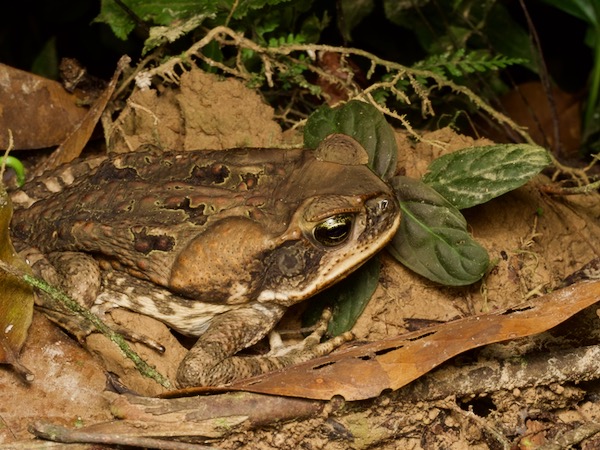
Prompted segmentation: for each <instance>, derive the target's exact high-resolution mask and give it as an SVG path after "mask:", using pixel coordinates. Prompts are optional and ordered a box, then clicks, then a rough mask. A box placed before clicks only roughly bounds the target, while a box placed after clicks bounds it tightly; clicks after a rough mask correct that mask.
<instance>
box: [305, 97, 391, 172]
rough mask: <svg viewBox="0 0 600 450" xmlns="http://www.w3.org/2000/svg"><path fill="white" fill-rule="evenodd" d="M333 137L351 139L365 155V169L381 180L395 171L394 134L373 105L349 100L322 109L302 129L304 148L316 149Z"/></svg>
mask: <svg viewBox="0 0 600 450" xmlns="http://www.w3.org/2000/svg"><path fill="white" fill-rule="evenodd" d="M333 133H342V134H346V135H348V136H352V137H353V138H354V139H356V140H357V141H358V142H360V144H361V145H362V146H363V147H364V148H365V150H366V151H367V153H368V154H369V167H371V168H372V169H373V171H374V172H375V173H376V174H377V175H379V176H380V177H381V178H383V179H384V180H386V179H388V178H390V177H391V176H392V175H393V174H394V172H395V171H396V162H397V159H398V147H397V145H396V138H395V136H394V130H393V129H392V127H391V126H390V124H388V123H387V122H386V120H385V117H384V116H383V114H381V112H379V111H378V110H377V108H375V107H374V106H373V105H370V104H368V103H364V102H360V101H357V100H352V101H350V102H348V103H345V104H343V105H341V106H338V107H336V108H330V107H328V106H323V107H321V108H319V109H318V110H317V111H315V112H314V113H313V114H312V115H311V116H310V117H309V118H308V122H307V123H306V127H304V145H306V146H307V147H308V148H317V146H318V145H319V143H320V142H321V141H322V140H323V139H325V138H326V137H327V136H329V135H330V134H333Z"/></svg>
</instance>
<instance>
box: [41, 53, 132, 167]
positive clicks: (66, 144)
mask: <svg viewBox="0 0 600 450" xmlns="http://www.w3.org/2000/svg"><path fill="white" fill-rule="evenodd" d="M129 61H131V59H130V58H129V57H128V56H123V57H121V59H120V60H119V62H118V64H117V70H116V71H115V73H114V75H113V77H112V79H111V80H110V83H109V84H108V86H107V87H106V89H105V90H104V92H103V93H102V94H101V95H100V96H99V97H98V98H97V99H96V101H95V102H94V104H93V105H92V107H91V108H90V110H89V112H88V113H87V115H86V116H85V118H84V119H83V120H82V121H81V122H80V123H79V124H78V125H77V127H75V128H74V130H73V131H72V132H71V133H70V134H69V136H68V137H67V138H66V139H65V140H64V141H63V142H62V143H61V145H60V147H58V148H57V149H56V151H54V153H52V155H50V157H49V158H48V159H47V160H46V161H44V162H43V164H41V165H40V166H39V167H37V168H36V170H35V173H36V175H41V174H42V173H43V172H44V171H46V170H48V169H53V168H55V167H58V166H60V165H62V164H65V163H68V162H70V161H73V160H74V159H75V158H77V157H79V155H80V154H81V152H82V151H83V148H84V147H85V146H86V145H87V143H88V141H89V140H90V137H91V136H92V132H93V131H94V128H95V127H96V124H97V123H98V121H99V120H100V117H101V116H102V113H103V112H104V110H105V109H106V105H107V104H108V101H109V100H110V98H111V97H112V94H113V92H114V91H115V87H116V86H117V81H118V80H119V76H120V75H121V72H123V69H124V68H125V66H126V65H127V64H129Z"/></svg>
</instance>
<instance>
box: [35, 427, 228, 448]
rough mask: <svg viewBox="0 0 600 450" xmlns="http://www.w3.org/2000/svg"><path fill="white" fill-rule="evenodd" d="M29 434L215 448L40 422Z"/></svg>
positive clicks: (110, 442) (69, 439)
mask: <svg viewBox="0 0 600 450" xmlns="http://www.w3.org/2000/svg"><path fill="white" fill-rule="evenodd" d="M29 432H30V433H32V434H34V435H35V436H36V437H39V438H42V439H48V440H51V441H55V442H65V443H72V442H82V443H93V444H103V445H127V446H132V447H149V448H158V449H161V450H215V449H216V448H217V447H211V446H207V445H199V444H190V443H185V442H177V441H174V440H168V441H167V440H166V439H158V438H147V437H140V436H126V435H122V434H107V433H94V432H88V431H80V430H77V429H70V428H65V427H63V426H60V425H53V424H50V423H47V422H41V421H38V422H35V423H33V424H32V425H30V427H29Z"/></svg>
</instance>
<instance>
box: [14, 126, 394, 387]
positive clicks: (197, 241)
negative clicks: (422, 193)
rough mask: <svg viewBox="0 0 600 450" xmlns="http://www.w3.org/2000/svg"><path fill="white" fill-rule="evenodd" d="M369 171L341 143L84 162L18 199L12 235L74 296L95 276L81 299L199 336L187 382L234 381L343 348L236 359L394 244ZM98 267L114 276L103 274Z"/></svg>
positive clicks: (387, 206)
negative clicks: (298, 307) (295, 310)
mask: <svg viewBox="0 0 600 450" xmlns="http://www.w3.org/2000/svg"><path fill="white" fill-rule="evenodd" d="M366 161H367V156H366V152H365V151H364V150H363V149H362V147H360V145H359V144H358V143H356V141H354V140H352V139H351V138H349V137H347V136H342V135H333V136H330V137H329V138H327V139H326V140H325V141H324V142H323V143H322V144H321V145H320V146H319V148H318V149H316V150H307V149H293V150H281V149H232V150H225V151H191V152H180V153H175V152H166V153H161V152H158V151H156V150H150V151H144V152H134V153H130V154H124V155H117V156H112V157H110V158H107V157H97V158H92V159H88V160H82V161H80V162H77V163H73V164H70V165H68V166H66V167H63V168H60V169H58V170H56V171H54V172H52V173H50V174H44V176H42V177H40V178H38V179H36V180H34V181H32V182H30V183H29V184H28V185H26V186H25V187H24V188H23V189H22V190H20V191H17V192H16V193H14V194H13V196H12V199H13V202H14V204H15V206H16V210H15V214H14V218H13V222H12V233H13V236H14V238H15V239H16V240H17V241H20V242H22V243H23V245H22V248H23V247H25V246H28V247H36V248H37V249H39V251H40V252H41V253H42V254H43V255H45V258H42V260H44V261H45V260H46V257H47V260H48V261H49V262H51V263H53V264H54V266H55V267H56V271H55V272H53V271H52V270H53V269H46V272H43V273H46V274H50V273H53V274H54V275H47V278H50V281H56V280H54V279H55V278H58V279H60V283H61V284H62V285H63V286H74V285H78V284H80V283H79V281H77V275H78V274H84V275H83V276H84V277H86V278H87V279H84V280H81V282H84V283H85V285H86V286H91V288H90V290H91V291H92V292H91V293H89V292H85V293H84V292H77V293H76V294H75V296H76V297H78V299H80V300H81V301H84V300H85V301H87V302H88V303H89V302H90V299H93V300H95V302H96V304H98V303H102V302H110V303H112V304H114V305H116V306H121V307H125V308H128V309H131V310H133V311H138V312H140V313H142V314H147V315H150V316H152V317H155V318H157V319H159V320H161V321H163V322H165V323H166V324H167V325H169V326H170V327H172V328H174V329H176V330H178V331H180V332H182V333H184V334H188V335H192V336H199V339H198V341H197V343H196V345H195V346H194V347H193V348H192V349H191V350H190V352H189V353H188V355H187V356H186V358H185V359H184V360H183V361H182V363H181V365H180V368H179V373H178V382H179V384H180V385H181V386H190V385H220V384H226V383H230V382H232V381H233V380H235V379H239V378H243V377H247V376H250V375H255V374H259V373H263V372H266V371H269V370H273V369H276V368H280V367H284V366H286V365H290V364H294V363H297V362H300V361H305V360H307V359H310V358H313V357H315V356H317V355H322V354H325V353H327V352H329V351H331V350H332V349H333V348H334V347H335V346H336V345H339V344H340V343H341V342H343V339H344V338H341V339H337V340H334V341H333V342H332V341H330V342H326V343H324V344H319V345H316V346H315V345H313V347H312V348H311V349H305V350H293V351H292V352H290V353H289V354H287V355H282V354H279V355H275V356H274V355H267V356H256V357H238V356H235V355H236V353H238V352H239V351H240V350H242V349H243V348H246V347H248V346H251V345H253V344H254V343H256V342H258V341H259V340H260V339H261V338H262V337H264V336H265V335H266V334H268V333H269V331H271V330H272V329H273V327H274V326H275V324H276V323H277V322H278V321H279V319H280V318H281V316H282V315H283V314H284V312H285V311H286V309H287V308H288V307H289V306H291V305H293V304H295V303H297V302H300V301H302V300H304V299H306V298H308V297H310V296H312V295H313V294H315V293H316V292H318V291H320V290H322V289H324V288H325V287H327V286H329V285H331V284H333V283H335V282H336V281H338V280H339V279H340V278H343V277H344V276H346V275H347V274H348V273H349V272H351V271H352V270H354V269H355V268H357V267H358V266H359V265H360V264H362V263H363V262H364V261H366V260H367V259H368V258H369V257H371V256H372V255H373V254H374V253H375V252H377V251H378V250H379V249H381V248H382V247H383V246H384V245H385V244H386V243H387V242H388V241H389V239H390V238H391V237H392V235H393V233H394V232H395V230H396V229H397V227H398V223H399V207H398V205H397V202H396V200H395V198H394V196H393V193H392V191H391V190H390V188H389V187H388V186H387V185H386V184H385V183H384V182H382V181H381V180H380V179H379V178H378V177H377V176H376V175H375V174H373V173H372V172H371V170H370V169H369V168H367V166H366V165H365V163H366ZM77 255H80V256H79V257H77ZM88 255H91V256H93V258H91V257H90V256H88ZM97 259H100V260H103V261H108V262H109V263H110V264H103V267H105V268H106V267H108V266H110V268H107V269H105V270H102V271H98V270H97V263H96V260H97ZM86 266H93V267H86ZM65 274H66V277H67V278H71V280H70V282H69V283H67V282H66V281H65V280H64V278H65ZM90 274H91V275H90ZM95 274H98V275H95ZM98 276H99V277H100V281H91V280H90V279H89V278H93V277H95V278H98ZM312 341H314V339H312V340H311V342H312ZM313 344H314V342H313Z"/></svg>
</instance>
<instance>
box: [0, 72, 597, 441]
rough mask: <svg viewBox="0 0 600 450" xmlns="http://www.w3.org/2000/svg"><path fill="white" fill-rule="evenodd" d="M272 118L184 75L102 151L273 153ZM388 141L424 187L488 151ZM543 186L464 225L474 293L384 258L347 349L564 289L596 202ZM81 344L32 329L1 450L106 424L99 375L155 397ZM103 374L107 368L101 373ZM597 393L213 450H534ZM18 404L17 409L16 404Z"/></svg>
mask: <svg viewBox="0 0 600 450" xmlns="http://www.w3.org/2000/svg"><path fill="white" fill-rule="evenodd" d="M272 116H273V112H272V110H271V109H270V108H269V107H268V106H265V105H264V104H263V103H262V102H261V100H260V98H259V97H258V96H257V95H256V94H254V93H252V92H250V91H248V90H246V89H245V88H243V86H242V85H241V83H239V82H237V81H233V80H222V79H217V78H216V77H212V76H209V75H206V74H202V73H200V72H197V71H196V72H192V73H188V74H185V75H184V76H183V77H182V80H181V85H180V86H179V87H172V88H169V87H167V88H164V89H163V90H162V91H161V92H160V93H158V92H157V91H154V90H146V91H139V92H137V94H135V95H134V96H132V98H131V99H130V101H129V102H128V105H127V108H126V110H125V111H124V112H123V113H122V115H121V118H120V119H119V120H118V121H117V122H116V125H117V126H116V128H115V131H114V132H113V135H112V136H113V137H112V142H111V143H112V145H113V146H114V150H116V151H128V149H129V148H135V147H137V146H138V145H140V144H144V143H152V144H153V145H158V146H160V147H163V148H184V149H191V148H227V147H232V146H240V145H250V146H275V145H278V144H280V143H281V142H282V134H281V130H280V128H279V127H278V125H277V124H276V123H275V122H274V121H273V117H272ZM397 141H398V144H399V147H400V162H399V169H400V170H402V171H404V172H405V173H406V175H408V176H412V177H419V176H420V175H422V174H423V172H424V170H425V168H426V166H427V164H428V163H429V162H430V161H431V160H432V159H433V158H435V157H437V156H439V155H440V154H443V153H447V152H451V151H453V150H456V149H459V148H463V147H467V146H471V145H483V144H487V143H488V142H485V141H482V140H481V141H477V142H475V141H473V140H472V139H470V138H467V137H464V136H459V135H457V134H455V133H454V132H453V131H451V130H450V129H444V130H440V131H437V132H434V133H429V134H426V135H424V136H423V140H422V141H421V142H420V143H418V144H417V145H414V144H413V143H412V142H411V141H410V140H409V139H408V138H407V137H406V136H405V135H404V134H403V133H401V132H398V133H397ZM545 183H549V180H548V178H546V177H545V176H543V175H540V176H538V177H537V178H536V179H534V180H533V181H532V182H530V183H529V184H527V185H526V186H524V187H522V188H520V189H517V190H516V191H514V192H512V193H509V194H506V195H504V196H502V197H500V198H497V199H495V200H492V201H490V202H489V203H487V204H485V205H481V206H478V207H475V208H472V209H470V210H468V211H465V212H464V213H465V216H466V218H467V220H468V223H469V226H470V227H471V229H470V231H471V232H472V234H473V236H474V237H475V238H476V239H477V240H478V241H479V242H480V243H481V244H482V245H483V246H484V247H485V248H486V249H487V250H488V252H489V254H490V257H491V259H492V261H494V266H493V268H492V269H491V270H490V272H489V273H488V275H487V276H486V277H485V279H484V281H483V282H481V283H477V284H475V285H473V286H470V287H465V288H448V287H440V286H438V285H436V284H434V283H432V282H429V281H427V280H425V279H423V278H422V277H420V276H418V275H415V274H414V273H412V272H410V271H409V270H408V269H406V268H404V267H403V266H401V265H400V264H398V263H397V262H395V261H394V260H392V258H391V257H389V256H388V255H384V258H383V260H384V270H383V273H382V277H381V283H380V286H379V288H378V290H377V291H376V293H375V295H374V297H373V299H372V301H371V302H370V303H369V305H368V307H367V309H366V310H365V312H364V313H363V315H362V316H361V318H360V319H359V321H358V323H357V324H356V326H355V328H354V332H355V334H356V336H357V339H359V340H368V341H373V340H379V339H383V338H385V337H389V336H396V335H399V334H402V333H404V332H406V331H407V330H408V329H409V326H410V325H411V324H414V321H415V319H426V320H433V321H447V320H451V319H455V318H458V317H464V316H468V315H472V314H478V313H482V312H488V311H493V310H496V309H500V308H506V307H508V306H511V305H515V304H518V303H520V302H522V301H523V300H524V299H528V298H531V297H535V296H538V295H542V294H544V293H545V292H547V291H549V290H551V289H553V288H556V287H557V286H558V284H559V283H560V281H561V280H562V279H563V278H564V277H565V276H567V275H569V274H570V273H572V272H573V271H575V270H576V269H578V268H579V267H581V266H582V265H583V264H585V263H587V262H588V261H590V260H591V259H593V258H595V257H597V256H598V255H599V249H598V244H597V243H598V242H600V241H599V238H600V226H599V224H598V221H597V218H598V217H599V216H600V202H598V196H597V195H590V196H588V197H584V196H574V197H570V198H566V199H565V198H555V197H549V196H547V195H544V194H542V193H540V190H539V187H540V186H541V185H543V184H545ZM114 314H115V316H118V317H117V322H119V323H121V324H123V325H125V326H128V327H131V328H132V329H135V330H144V333H145V334H147V335H149V336H152V337H153V338H155V339H157V340H159V341H160V342H161V343H163V344H164V345H165V346H166V347H167V352H166V353H165V355H163V356H160V355H157V354H156V353H154V352H152V351H150V350H148V349H147V348H145V347H144V346H140V345H135V347H136V349H137V350H138V351H139V352H140V353H141V354H142V355H143V356H144V357H147V358H148V359H149V360H150V362H151V364H154V365H156V366H157V367H158V369H159V371H161V372H163V373H164V374H165V375H167V377H172V376H173V373H174V370H175V368H176V366H177V363H178V362H179V361H180V360H181V358H182V355H183V352H184V349H183V347H182V346H181V344H179V343H178V342H177V340H175V339H174V338H173V337H172V336H171V335H170V333H169V332H168V330H167V328H166V327H165V326H164V325H162V324H160V323H157V322H156V321H153V320H152V319H149V318H140V317H139V316H137V317H136V315H135V314H132V313H128V312H117V311H115V312H114ZM128 317H129V318H128ZM132 320H135V321H136V322H131V321H132ZM140 321H142V322H140ZM87 344H88V350H89V351H88V352H86V351H84V350H82V349H81V348H80V347H79V346H78V345H77V344H76V343H75V342H74V341H72V340H71V339H70V338H69V337H67V336H65V335H63V334H62V333H61V332H59V331H57V330H56V329H55V328H54V327H53V326H52V325H50V324H49V323H48V321H47V320H45V319H44V317H42V316H40V315H36V318H35V322H34V326H33V327H32V328H31V331H30V336H29V340H28V342H27V344H26V346H25V348H24V350H23V363H24V364H25V366H27V367H29V368H30V369H31V370H33V371H34V372H35V375H36V379H35V381H34V382H33V383H31V384H30V385H27V384H25V383H23V382H21V381H20V380H19V379H18V378H17V376H16V375H15V374H14V373H12V372H11V371H10V370H8V369H7V368H3V370H2V371H0V385H1V386H3V389H2V390H0V411H1V414H0V420H1V421H2V423H3V425H4V426H3V427H2V428H0V430H1V431H0V443H3V444H4V445H5V446H6V445H8V447H2V446H0V448H10V446H11V445H13V444H14V443H15V442H16V441H20V440H27V439H30V438H31V435H30V434H29V433H28V432H27V426H28V424H29V423H30V422H31V421H33V420H34V419H41V418H43V419H46V420H49V421H52V422H56V423H61V424H66V425H70V426H75V425H76V424H77V423H83V424H85V425H89V424H93V423H98V422H102V421H106V420H109V419H111V410H110V409H109V398H110V399H113V398H114V394H113V395H109V394H105V393H104V389H105V376H104V370H109V371H110V372H113V373H116V374H117V375H118V376H119V377H121V379H122V381H123V382H124V384H125V385H126V386H128V387H130V388H132V389H133V390H135V391H136V392H138V393H142V394H145V395H153V394H156V393H158V392H160V391H162V388H159V387H157V386H156V385H155V384H153V383H152V382H150V381H148V380H147V379H145V378H143V377H141V376H140V375H139V374H137V372H136V371H135V370H134V369H133V366H132V364H131V363H129V362H126V361H125V360H124V359H123V358H122V357H121V356H120V354H119V352H118V351H117V350H115V349H114V347H112V344H110V343H109V342H107V341H106V340H105V339H104V338H102V337H100V336H97V335H96V336H94V337H93V338H91V339H89V340H88V342H87ZM97 355H101V356H100V358H98V357H97ZM470 357H472V358H476V355H475V356H474V355H471V356H470ZM100 360H102V361H104V362H103V363H102V364H99V361H100ZM455 364H458V367H459V369H460V361H451V362H450V363H449V364H448V365H455ZM103 367H104V368H103ZM595 389H596V388H595V387H594V386H593V385H589V386H586V387H578V386H574V385H572V384H571V383H569V382H563V383H555V384H554V385H551V386H544V387H535V386H532V387H530V388H526V389H521V390H511V391H504V390H502V389H499V390H498V391H497V392H493V393H489V394H486V395H485V396H483V397H477V398H474V399H470V400H469V399H462V398H453V397H449V398H447V399H445V400H442V401H440V400H437V401H423V402H418V401H406V402H404V403H402V402H400V401H399V400H398V398H397V397H394V394H389V393H386V394H384V395H382V396H381V397H380V398H377V399H373V400H370V401H365V402H357V403H356V404H351V405H346V408H345V409H344V411H343V413H339V416H336V413H335V412H331V411H330V413H331V414H330V415H328V414H326V412H327V409H326V410H325V412H323V411H322V412H321V413H320V414H317V415H315V416H314V417H311V418H309V419H303V420H297V421H288V422H286V423H281V424H278V425H270V426H264V427H258V428H256V429H248V428H243V429H240V430H238V431H236V429H235V428H234V429H232V430H231V433H230V434H226V435H225V437H223V438H222V439H220V440H219V441H218V442H217V445H218V446H219V447H220V448H257V449H258V448H260V449H274V448H281V446H282V445H285V446H286V447H288V448H300V447H302V448H328V449H337V448H340V449H342V448H390V449H397V448H403V449H404V448H406V449H408V448H413V449H419V448H425V449H430V448H431V449H433V448H452V449H488V448H489V449H496V448H502V446H503V445H505V446H506V445H510V446H512V448H536V447H537V446H538V445H540V444H542V443H547V440H546V439H547V438H550V437H552V436H554V435H556V434H557V433H561V432H566V431H569V430H571V429H573V428H574V427H576V426H577V425H578V424H581V423H582V422H597V421H598V420H600V419H599V418H600V400H599V397H598V395H597V393H596V391H595ZM400 391H402V389H401V390H400ZM25 398H27V399H28V400H27V401H23V399H25ZM468 402H471V403H468ZM466 404H467V405H468V404H470V405H471V406H472V407H473V408H474V410H473V412H474V413H475V414H473V413H471V412H469V411H468V407H467V406H465V405H466ZM461 406H462V408H461ZM486 406H487V407H488V408H487V409H486V408H485V407H486ZM342 425H343V426H342ZM348 430H352V432H351V433H350V432H349V431H348ZM348 433H350V434H348ZM595 445H596V446H595ZM599 447H600V440H598V439H596V440H594V438H591V439H589V440H588V441H587V444H585V445H584V446H583V447H582V448H588V449H589V448H599Z"/></svg>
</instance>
